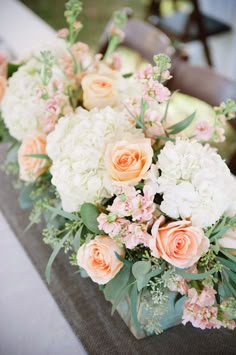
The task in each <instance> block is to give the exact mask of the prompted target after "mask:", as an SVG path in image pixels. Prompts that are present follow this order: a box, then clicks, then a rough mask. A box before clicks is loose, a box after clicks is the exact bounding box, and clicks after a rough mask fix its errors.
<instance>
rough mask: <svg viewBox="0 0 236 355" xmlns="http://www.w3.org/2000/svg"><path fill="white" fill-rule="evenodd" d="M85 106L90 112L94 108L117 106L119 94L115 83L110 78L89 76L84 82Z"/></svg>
mask: <svg viewBox="0 0 236 355" xmlns="http://www.w3.org/2000/svg"><path fill="white" fill-rule="evenodd" d="M81 85H82V89H83V104H84V107H85V108H86V109H88V110H91V109H92V108H94V107H97V108H100V109H101V108H104V107H106V106H111V107H113V106H115V105H116V104H117V99H118V92H117V89H116V84H115V81H114V80H113V79H112V78H111V77H108V76H105V75H100V74H88V75H86V76H85V77H84V78H83V80H82V82H81Z"/></svg>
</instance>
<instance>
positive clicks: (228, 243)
mask: <svg viewBox="0 0 236 355" xmlns="http://www.w3.org/2000/svg"><path fill="white" fill-rule="evenodd" d="M218 242H219V245H220V246H221V248H229V249H235V250H227V252H228V253H230V254H233V255H236V230H233V229H232V228H230V229H228V230H227V232H226V233H225V234H224V235H223V237H222V238H220V239H218Z"/></svg>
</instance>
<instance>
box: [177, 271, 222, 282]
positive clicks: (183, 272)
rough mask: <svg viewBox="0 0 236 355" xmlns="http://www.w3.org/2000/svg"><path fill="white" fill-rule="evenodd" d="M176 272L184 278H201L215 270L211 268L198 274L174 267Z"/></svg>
mask: <svg viewBox="0 0 236 355" xmlns="http://www.w3.org/2000/svg"><path fill="white" fill-rule="evenodd" d="M175 271H176V274H178V275H180V276H183V277H184V278H185V279H189V280H203V279H205V278H207V277H209V276H210V275H213V274H214V273H215V272H217V270H216V269H214V268H213V269H211V270H210V271H207V272H203V273H200V274H192V273H191V272H188V271H186V270H184V269H178V268H175Z"/></svg>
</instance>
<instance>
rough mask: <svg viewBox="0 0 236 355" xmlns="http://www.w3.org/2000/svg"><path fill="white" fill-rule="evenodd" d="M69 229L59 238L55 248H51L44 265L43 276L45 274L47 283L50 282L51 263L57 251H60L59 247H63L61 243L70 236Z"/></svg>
mask: <svg viewBox="0 0 236 355" xmlns="http://www.w3.org/2000/svg"><path fill="white" fill-rule="evenodd" d="M70 234H71V231H70V232H69V233H67V234H66V235H65V236H64V237H63V238H62V239H61V240H60V242H59V243H58V244H57V246H56V247H55V249H54V250H53V252H52V254H51V256H50V258H49V260H48V263H47V266H46V271H45V276H46V280H47V283H48V284H49V283H50V278H51V268H52V264H53V262H54V260H55V259H56V257H57V255H58V253H59V252H60V250H61V248H62V247H63V244H64V243H65V241H66V240H67V239H68V238H69V237H70Z"/></svg>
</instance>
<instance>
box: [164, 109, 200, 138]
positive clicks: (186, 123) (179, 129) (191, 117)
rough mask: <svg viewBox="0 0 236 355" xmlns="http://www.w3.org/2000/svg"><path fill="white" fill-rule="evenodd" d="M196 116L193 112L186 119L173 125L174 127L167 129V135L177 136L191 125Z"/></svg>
mask: <svg viewBox="0 0 236 355" xmlns="http://www.w3.org/2000/svg"><path fill="white" fill-rule="evenodd" d="M195 115H196V111H195V112H193V113H192V114H191V115H189V116H188V117H186V118H185V119H184V120H182V121H180V122H178V123H175V124H174V125H172V126H170V127H168V128H167V132H168V134H177V133H180V132H182V131H184V130H185V129H186V128H187V127H188V126H190V125H191V123H192V122H193V120H194V118H195Z"/></svg>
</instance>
